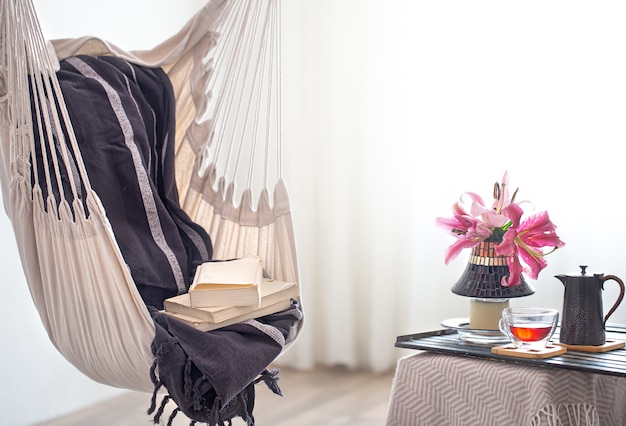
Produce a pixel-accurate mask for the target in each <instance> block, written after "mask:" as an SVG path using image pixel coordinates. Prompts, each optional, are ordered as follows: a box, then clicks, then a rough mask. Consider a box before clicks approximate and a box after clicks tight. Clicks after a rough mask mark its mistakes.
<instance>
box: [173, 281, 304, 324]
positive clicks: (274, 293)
mask: <svg viewBox="0 0 626 426" xmlns="http://www.w3.org/2000/svg"><path fill="white" fill-rule="evenodd" d="M298 294H299V289H298V285H297V284H296V283H295V282H285V281H278V280H271V279H263V281H262V282H261V306H260V307H261V308H264V307H266V306H270V305H273V304H276V303H278V302H281V301H283V300H289V299H291V298H293V297H297V296H298ZM163 305H164V306H163V307H164V309H165V311H167V312H168V313H177V314H183V315H188V316H192V317H195V318H197V319H200V320H203V321H208V322H215V323H217V322H221V321H225V320H227V319H230V318H234V317H238V316H240V315H244V314H247V313H248V312H252V311H254V310H256V309H258V307H256V306H216V307H205V308H196V307H193V306H191V300H190V298H189V293H185V294H180V295H178V296H174V297H170V298H168V299H165V302H164V303H163Z"/></svg>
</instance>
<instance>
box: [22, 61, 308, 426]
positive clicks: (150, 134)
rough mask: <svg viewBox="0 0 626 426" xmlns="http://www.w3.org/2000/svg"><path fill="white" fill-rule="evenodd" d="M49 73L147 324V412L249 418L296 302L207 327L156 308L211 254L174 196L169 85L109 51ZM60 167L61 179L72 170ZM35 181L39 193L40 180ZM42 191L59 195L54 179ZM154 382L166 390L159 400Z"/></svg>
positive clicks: (156, 72) (295, 316) (39, 146)
mask: <svg viewBox="0 0 626 426" xmlns="http://www.w3.org/2000/svg"><path fill="white" fill-rule="evenodd" d="M57 75H58V78H59V82H60V84H61V88H62V91H63V95H64V98H65V104H66V106H67V108H68V111H69V114H70V118H71V120H72V123H73V126H74V130H75V133H76V136H77V140H78V143H79V146H80V150H81V155H82V158H83V161H84V163H85V166H86V169H87V172H88V175H89V180H90V183H91V185H92V187H93V189H94V190H95V192H96V193H97V194H98V196H99V197H100V199H101V200H102V203H103V205H104V208H105V210H106V212H107V217H108V218H109V221H110V223H111V226H112V228H113V232H114V234H115V238H116V241H117V242H118V244H119V247H120V249H121V252H122V255H123V257H124V260H125V261H126V263H127V264H128V267H129V269H130V271H131V274H132V277H133V279H134V281H135V284H136V285H137V288H138V290H139V292H140V294H141V296H142V298H143V300H144V302H145V304H146V306H148V307H149V309H150V310H151V313H152V315H153V319H154V322H155V325H156V334H155V336H154V341H153V344H152V350H153V354H154V357H155V358H154V366H153V368H152V371H151V372H148V371H146V374H151V376H152V380H153V383H154V384H155V393H154V395H153V400H152V406H151V407H150V409H149V413H152V414H154V421H155V423H157V422H159V421H160V419H161V416H162V413H163V412H164V408H165V405H166V404H167V402H168V401H170V400H173V401H174V402H175V403H176V406H177V408H176V409H175V410H174V411H173V413H172V417H171V418H170V420H169V421H170V422H171V420H172V418H173V416H175V415H176V413H178V412H179V411H182V412H184V413H185V414H186V415H187V416H188V417H189V418H190V419H192V420H193V422H195V421H202V422H207V423H209V424H210V425H217V424H223V423H224V422H230V420H231V419H232V418H234V417H236V416H240V417H242V418H243V419H245V420H246V421H247V423H248V424H249V425H253V424H254V417H253V416H252V409H253V408H254V384H255V383H257V382H258V381H261V380H262V381H265V382H266V383H267V384H268V385H269V386H270V387H271V388H272V389H273V390H274V391H275V392H277V393H280V390H279V389H278V387H277V386H276V381H277V372H271V371H267V370H266V368H267V367H268V365H269V364H270V363H271V362H272V361H273V360H274V359H275V358H276V356H277V355H278V354H279V353H280V352H281V351H282V349H283V348H284V345H285V342H286V341H290V339H293V338H294V334H295V332H294V330H295V329H296V326H297V324H298V322H299V321H300V320H301V318H302V314H301V312H300V309H299V306H298V304H297V303H295V302H294V303H293V305H292V307H291V309H289V310H287V311H285V312H282V313H278V314H274V315H270V316H268V317H265V318H261V319H259V320H252V321H246V322H245V323H241V324H237V325H233V326H230V327H226V328H223V329H220V330H215V331H211V332H200V331H198V330H196V329H194V328H192V327H191V326H188V325H186V324H185V323H183V322H180V321H177V320H175V319H173V318H171V317H168V316H166V315H165V314H163V313H159V312H158V310H160V309H162V307H163V301H164V299H166V298H167V297H170V296H173V295H176V294H179V293H182V292H185V291H187V290H188V288H189V285H190V283H191V280H192V277H193V274H194V273H195V269H196V267H197V265H199V264H200V263H202V262H205V261H208V260H210V259H211V255H212V245H211V240H210V238H209V236H208V235H207V233H206V232H205V231H204V230H203V229H202V228H201V227H200V226H199V225H197V224H196V223H194V222H193V221H192V220H191V219H190V218H189V217H188V215H187V214H186V213H185V212H184V211H183V210H182V209H181V208H180V206H179V204H178V193H177V189H176V183H175V181H174V176H175V174H174V137H175V117H174V114H175V108H174V102H175V99H174V95H173V91H172V88H171V84H170V82H169V80H168V78H167V75H166V74H165V72H163V70H161V69H149V68H145V67H140V66H137V65H134V64H131V63H128V62H126V61H124V60H122V59H119V58H114V57H88V56H78V57H72V58H68V59H67V60H65V61H62V63H61V70H60V71H59V72H58V73H57ZM33 113H34V112H33ZM35 139H36V150H35V154H34V155H36V156H37V157H40V158H39V160H41V159H42V157H44V156H46V157H48V158H50V153H49V150H50V149H54V148H50V147H55V146H57V144H58V141H56V140H55V141H46V140H45V139H46V136H45V135H44V136H43V139H44V140H43V143H42V141H41V139H40V135H39V134H38V133H37V131H36V129H35ZM37 164H39V165H41V166H40V167H43V164H45V163H44V162H43V161H38V162H37ZM70 168H71V167H70ZM41 172H43V170H40V173H39V176H43V173H41ZM62 173H63V179H62V182H61V185H62V186H65V185H67V181H68V178H69V175H70V174H73V170H62ZM33 179H34V175H33ZM54 184H55V185H56V182H55V183H54ZM42 189H43V190H44V197H45V195H46V194H45V192H47V191H48V188H46V187H45V186H43V188H42ZM51 191H52V192H54V195H56V196H57V199H59V194H60V193H61V191H60V190H59V188H58V187H57V186H53V187H52V188H51ZM65 194H66V197H67V196H68V195H67V194H69V192H68V191H65ZM78 196H79V197H84V187H83V188H82V191H81V193H80V194H79V195H78ZM81 200H83V201H84V199H81ZM68 201H70V204H71V202H72V201H73V200H68ZM85 207H86V205H85ZM162 388H166V389H167V392H166V394H165V396H164V397H163V399H162V400H161V401H160V402H158V401H157V399H158V398H157V396H158V395H157V392H158V391H159V390H162ZM157 405H158V407H157Z"/></svg>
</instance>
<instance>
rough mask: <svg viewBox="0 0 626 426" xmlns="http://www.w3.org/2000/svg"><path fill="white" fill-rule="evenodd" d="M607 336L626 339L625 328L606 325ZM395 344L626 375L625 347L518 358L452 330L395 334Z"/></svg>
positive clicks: (553, 366)
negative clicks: (492, 350) (500, 353)
mask: <svg viewBox="0 0 626 426" xmlns="http://www.w3.org/2000/svg"><path fill="white" fill-rule="evenodd" d="M558 332H559V329H557V331H556V333H555V334H554V336H553V339H552V340H553V341H558V337H559V336H558ZM606 337H607V339H611V340H622V341H623V340H626V327H624V326H614V327H607V333H606ZM395 346H396V347H398V348H405V349H416V350H425V351H431V352H438V353H445V354H452V355H459V356H464V357H473V358H484V359H489V360H497V361H504V362H509V363H514V364H524V365H535V366H539V367H550V368H565V369H569V370H577V371H586V372H590V373H597V374H606V375H610V376H620V377H626V349H625V348H620V349H615V350H613V351H609V352H581V351H576V350H573V349H569V350H568V351H567V352H566V353H564V354H563V355H558V356H555V357H551V358H545V359H538V358H518V357H511V356H506V355H499V354H493V353H491V348H492V346H495V345H485V344H478V343H472V342H468V341H465V340H461V339H460V338H459V335H458V333H457V331H456V330H453V329H445V330H436V331H431V332H426V333H418V334H409V335H404V336H398V337H397V339H396V344H395Z"/></svg>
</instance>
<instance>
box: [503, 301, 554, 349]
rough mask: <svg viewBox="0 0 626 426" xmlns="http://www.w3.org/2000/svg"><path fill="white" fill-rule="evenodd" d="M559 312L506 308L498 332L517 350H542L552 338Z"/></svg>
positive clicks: (540, 309) (541, 309) (542, 309)
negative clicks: (509, 340)
mask: <svg viewBox="0 0 626 426" xmlns="http://www.w3.org/2000/svg"><path fill="white" fill-rule="evenodd" d="M558 321H559V311H557V310H556V309H544V308H506V309H504V310H502V318H501V319H500V331H501V332H502V333H504V334H505V335H506V336H508V337H509V339H511V342H512V343H513V345H515V347H516V348H519V349H528V350H542V349H545V347H546V344H547V343H548V342H549V341H550V339H551V338H552V335H553V334H554V331H555V330H556V325H557V323H558Z"/></svg>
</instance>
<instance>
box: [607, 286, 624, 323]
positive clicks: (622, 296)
mask: <svg viewBox="0 0 626 426" xmlns="http://www.w3.org/2000/svg"><path fill="white" fill-rule="evenodd" d="M608 280H613V281H615V282H616V283H617V284H619V287H620V290H619V296H617V300H616V301H615V303H614V304H613V306H612V307H611V309H609V312H608V313H607V314H606V316H605V317H604V323H605V324H606V321H607V320H608V319H609V317H610V316H611V315H612V314H613V312H615V310H616V309H617V307H618V306H619V304H620V303H622V300H623V299H624V281H622V280H621V279H620V278H619V277H617V276H615V275H605V276H604V279H603V280H602V288H603V289H604V283H605V282H606V281H608Z"/></svg>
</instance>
